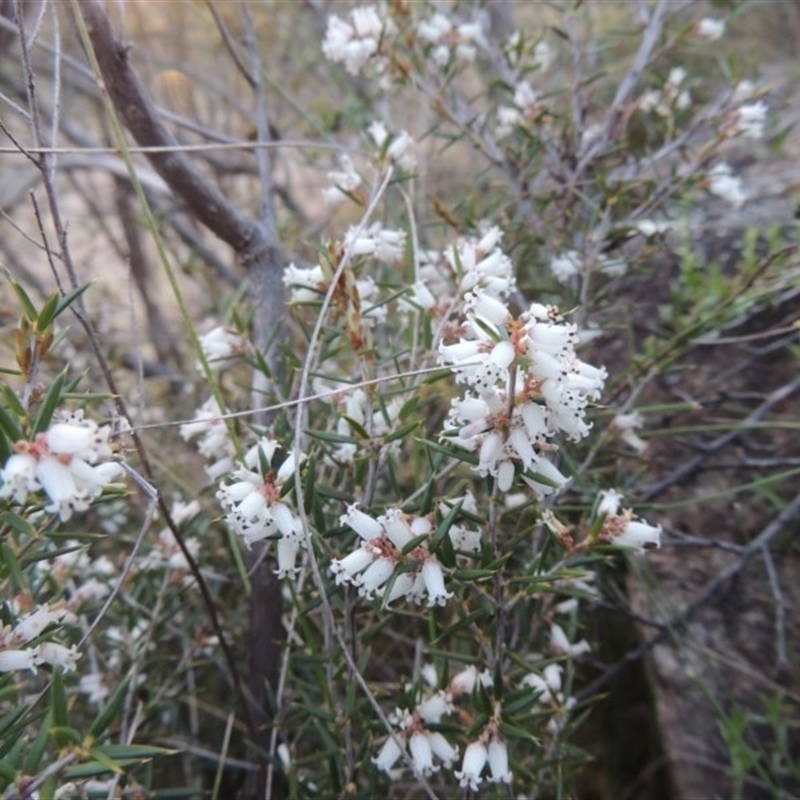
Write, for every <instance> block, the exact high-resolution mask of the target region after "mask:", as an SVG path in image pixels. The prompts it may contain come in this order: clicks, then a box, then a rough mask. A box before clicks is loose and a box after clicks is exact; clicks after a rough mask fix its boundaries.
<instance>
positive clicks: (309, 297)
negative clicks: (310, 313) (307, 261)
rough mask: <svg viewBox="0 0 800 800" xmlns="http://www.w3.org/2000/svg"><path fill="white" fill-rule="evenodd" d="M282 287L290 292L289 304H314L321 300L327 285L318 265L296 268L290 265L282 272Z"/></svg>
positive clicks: (292, 264)
mask: <svg viewBox="0 0 800 800" xmlns="http://www.w3.org/2000/svg"><path fill="white" fill-rule="evenodd" d="M283 285H284V286H286V288H287V289H289V290H290V294H289V302H290V303H314V302H320V301H321V300H322V297H323V295H324V294H325V290H326V288H327V285H328V284H327V282H326V281H325V275H324V273H323V271H322V267H321V266H320V265H319V264H317V265H316V266H313V267H298V266H296V265H295V264H294V263H291V264H289V265H288V266H287V267H286V269H284V271H283Z"/></svg>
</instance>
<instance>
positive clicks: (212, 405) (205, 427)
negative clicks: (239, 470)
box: [180, 397, 235, 480]
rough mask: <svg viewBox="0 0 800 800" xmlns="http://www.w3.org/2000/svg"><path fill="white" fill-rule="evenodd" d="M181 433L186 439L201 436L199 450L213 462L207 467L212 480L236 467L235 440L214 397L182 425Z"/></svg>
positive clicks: (198, 444) (207, 472)
mask: <svg viewBox="0 0 800 800" xmlns="http://www.w3.org/2000/svg"><path fill="white" fill-rule="evenodd" d="M180 434H181V437H182V438H183V439H184V441H189V439H193V438H195V437H199V440H198V443H197V450H198V452H199V453H200V455H202V456H204V457H205V458H206V459H208V460H209V461H210V462H211V463H210V464H207V465H206V468H205V469H206V474H207V475H208V477H209V478H211V479H212V480H218V479H219V478H221V477H222V476H223V475H225V474H227V473H229V472H230V471H231V470H233V469H234V463H233V455H234V452H235V450H234V446H233V442H232V441H231V438H230V435H229V434H228V428H227V426H226V425H225V421H224V420H223V419H222V416H221V413H220V410H219V406H218V405H217V401H216V400H215V399H214V398H213V397H209V398H208V400H206V402H205V403H203V405H202V406H200V408H199V409H198V410H197V413H196V414H195V417H194V420H192V421H191V422H186V423H184V424H183V425H181V427H180Z"/></svg>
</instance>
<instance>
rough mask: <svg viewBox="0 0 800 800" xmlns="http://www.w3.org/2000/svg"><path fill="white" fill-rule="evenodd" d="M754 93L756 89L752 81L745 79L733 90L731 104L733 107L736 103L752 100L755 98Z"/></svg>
mask: <svg viewBox="0 0 800 800" xmlns="http://www.w3.org/2000/svg"><path fill="white" fill-rule="evenodd" d="M756 92H757V88H756V85H755V84H754V83H753V81H750V80H747V78H745V79H744V80H742V81H739V83H737V84H736V88H735V89H734V90H733V95H732V96H731V102H732V103H733V104H734V105H735V104H736V103H746V102H747V101H748V100H752V99H753V97H755V94H756Z"/></svg>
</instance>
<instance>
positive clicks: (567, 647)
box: [550, 622, 592, 658]
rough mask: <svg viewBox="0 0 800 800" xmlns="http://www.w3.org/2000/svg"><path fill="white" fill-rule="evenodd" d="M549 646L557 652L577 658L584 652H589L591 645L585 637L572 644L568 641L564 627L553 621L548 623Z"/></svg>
mask: <svg viewBox="0 0 800 800" xmlns="http://www.w3.org/2000/svg"><path fill="white" fill-rule="evenodd" d="M550 646H551V647H552V648H553V650H555V651H556V652H557V653H559V654H561V655H566V656H569V657H570V658H577V657H578V656H582V655H583V654H584V653H590V652H591V651H592V647H591V645H590V644H589V642H587V641H586V639H581V641H579V642H576V643H575V644H573V643H572V642H570V640H569V638H568V637H567V634H566V633H565V631H564V629H563V628H562V627H561V626H560V625H557V624H556V623H555V622H551V623H550Z"/></svg>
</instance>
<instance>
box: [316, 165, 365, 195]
mask: <svg viewBox="0 0 800 800" xmlns="http://www.w3.org/2000/svg"><path fill="white" fill-rule="evenodd" d="M339 166H340V167H341V169H340V170H332V171H331V172H329V173H328V179H329V180H330V181H331V183H332V184H333V186H326V187H325V188H324V189H323V190H322V196H323V197H324V198H325V202H326V203H327V204H328V205H329V206H335V205H338V204H339V203H341V202H342V201H344V200H346V199H347V196H348V193H349V192H354V191H355V190H356V189H358V187H359V186H361V175H359V174H358V172H357V170H356V168H355V166H354V165H353V159H351V158H350V156H348V155H341V156H339Z"/></svg>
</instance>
